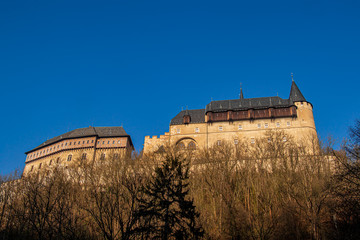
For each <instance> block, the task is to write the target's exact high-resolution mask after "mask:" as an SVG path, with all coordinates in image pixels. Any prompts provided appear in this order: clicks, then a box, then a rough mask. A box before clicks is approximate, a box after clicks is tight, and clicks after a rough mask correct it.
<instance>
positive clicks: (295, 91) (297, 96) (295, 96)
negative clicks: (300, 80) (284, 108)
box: [289, 81, 306, 102]
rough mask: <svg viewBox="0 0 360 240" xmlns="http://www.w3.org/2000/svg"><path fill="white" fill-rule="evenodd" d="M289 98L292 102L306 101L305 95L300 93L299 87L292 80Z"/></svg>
mask: <svg viewBox="0 0 360 240" xmlns="http://www.w3.org/2000/svg"><path fill="white" fill-rule="evenodd" d="M289 99H290V100H291V101H293V102H306V99H305V97H304V96H303V95H302V93H301V92H300V89H299V88H298V86H297V85H296V83H295V82H294V81H293V82H292V84H291V90H290V96H289Z"/></svg>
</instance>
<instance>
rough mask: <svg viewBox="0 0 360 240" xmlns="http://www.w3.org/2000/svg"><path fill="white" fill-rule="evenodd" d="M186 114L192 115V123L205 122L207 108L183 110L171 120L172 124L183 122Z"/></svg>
mask: <svg viewBox="0 0 360 240" xmlns="http://www.w3.org/2000/svg"><path fill="white" fill-rule="evenodd" d="M185 114H188V115H190V118H191V121H190V123H203V122H205V109H194V110H184V111H181V112H180V113H179V114H178V115H176V116H175V117H174V118H173V119H171V121H170V125H179V124H183V117H184V115H185Z"/></svg>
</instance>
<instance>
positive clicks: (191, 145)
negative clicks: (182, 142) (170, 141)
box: [188, 141, 196, 150]
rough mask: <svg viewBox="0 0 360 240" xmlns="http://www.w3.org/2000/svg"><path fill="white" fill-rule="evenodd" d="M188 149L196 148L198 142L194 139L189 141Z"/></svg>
mask: <svg viewBox="0 0 360 240" xmlns="http://www.w3.org/2000/svg"><path fill="white" fill-rule="evenodd" d="M188 149H189V150H196V144H195V143H194V142H193V141H191V142H189V144H188Z"/></svg>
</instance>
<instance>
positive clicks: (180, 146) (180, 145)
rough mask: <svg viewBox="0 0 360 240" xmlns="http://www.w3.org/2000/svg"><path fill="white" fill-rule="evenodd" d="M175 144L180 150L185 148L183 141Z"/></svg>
mask: <svg viewBox="0 0 360 240" xmlns="http://www.w3.org/2000/svg"><path fill="white" fill-rule="evenodd" d="M177 146H178V148H179V149H180V150H182V149H185V144H184V143H183V142H181V143H179V144H178V145H177Z"/></svg>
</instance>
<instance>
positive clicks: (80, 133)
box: [25, 127, 130, 154]
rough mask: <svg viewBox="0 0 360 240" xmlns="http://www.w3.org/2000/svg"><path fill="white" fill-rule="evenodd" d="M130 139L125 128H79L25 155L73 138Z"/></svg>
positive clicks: (48, 141)
mask: <svg viewBox="0 0 360 240" xmlns="http://www.w3.org/2000/svg"><path fill="white" fill-rule="evenodd" d="M92 136H97V137H100V138H102V137H123V136H124V137H125V136H128V137H130V136H129V135H128V134H127V133H126V132H125V130H124V129H123V127H87V128H78V129H75V130H72V131H70V132H67V133H64V134H62V135H60V136H57V137H54V138H52V139H49V140H47V141H45V142H44V143H42V144H40V145H39V146H37V147H36V148H34V149H32V150H30V151H28V152H26V153H25V154H28V153H30V152H32V151H35V150H37V149H40V148H43V147H45V146H48V145H51V144H53V143H56V142H59V141H61V140H64V139H72V138H83V137H92Z"/></svg>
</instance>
